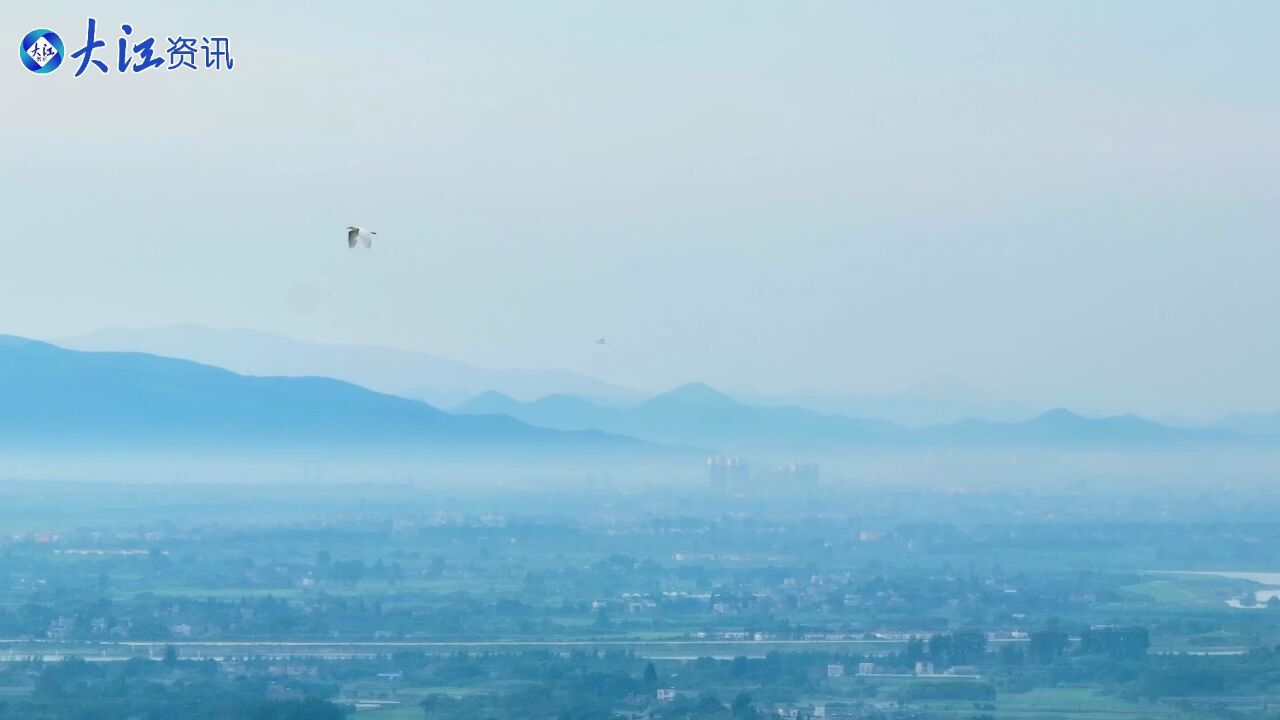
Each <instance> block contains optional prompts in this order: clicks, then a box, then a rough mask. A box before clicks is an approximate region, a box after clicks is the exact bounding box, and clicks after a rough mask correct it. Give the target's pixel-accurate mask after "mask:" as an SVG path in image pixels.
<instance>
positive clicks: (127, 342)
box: [53, 325, 643, 406]
mask: <svg viewBox="0 0 1280 720" xmlns="http://www.w3.org/2000/svg"><path fill="white" fill-rule="evenodd" d="M53 342H54V343H56V344H57V345H59V346H61V347H66V348H71V349H75V350H104V351H116V352H143V353H150V354H152V355H161V356H164V357H172V358H181V359H184V360H192V361H195V362H198V363H204V364H207V365H214V366H216V367H220V368H224V369H227V370H231V371H232V372H236V373H240V374H243V375H260V376H285V377H309V376H315V377H330V378H335V379H338V380H345V381H347V382H350V383H354V384H356V385H360V386H362V387H366V388H369V389H371V390H377V391H378V392H384V393H390V394H393V395H400V396H403V397H407V398H410V399H414V400H423V401H425V402H428V403H431V404H434V405H440V406H445V405H453V404H457V403H459V402H462V401H464V400H466V399H467V398H470V397H472V396H473V395H476V394H477V393H481V392H485V391H489V390H496V391H498V392H501V393H504V394H506V395H510V396H512V397H516V398H522V399H528V400H532V399H535V398H540V397H544V396H546V395H551V394H555V393H571V394H573V395H576V396H579V397H584V398H589V399H591V400H592V401H594V402H600V403H604V404H610V403H625V402H635V401H638V400H639V399H641V398H642V397H643V395H642V394H641V393H638V392H636V391H635V390H631V389H628V388H624V387H619V386H617V385H611V384H609V383H606V382H603V381H601V380H597V379H595V378H591V377H587V376H585V375H581V374H578V373H574V372H570V371H566V370H527V369H493V368H482V367H477V366H475V365H469V364H467V363H464V362H459V361H457V360H451V359H449V358H442V357H438V356H435V355H428V354H426V353H418V352H411V351H407V350H396V349H392V348H385V347H377V346H368V345H352V346H346V345H325V344H320V343H309V342H303V341H301V340H294V339H292V338H286V337H281V336H279V335H272V334H269V333H264V332H258V331H256V330H226V329H215V328H208V327H204V326H200V325H172V326H168V327H160V328H151V329H144V330H135V329H127V328H108V329H105V330H100V331H97V332H94V333H90V334H87V335H79V336H75V337H69V338H62V339H58V340H54V341H53Z"/></svg>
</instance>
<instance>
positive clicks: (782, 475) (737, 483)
mask: <svg viewBox="0 0 1280 720" xmlns="http://www.w3.org/2000/svg"><path fill="white" fill-rule="evenodd" d="M818 480H819V473H818V465H817V463H809V462H793V463H787V464H784V465H776V466H775V465H768V466H762V467H758V468H756V469H754V470H753V469H752V467H751V463H750V462H749V461H747V460H746V459H745V458H741V457H737V456H724V455H712V456H711V457H709V458H707V481H708V483H709V484H710V487H711V490H712V491H713V492H715V493H717V494H720V495H735V494H740V493H748V492H752V491H756V490H770V489H778V488H784V489H786V490H788V491H796V490H809V489H815V488H817V487H818Z"/></svg>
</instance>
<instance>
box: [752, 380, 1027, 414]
mask: <svg viewBox="0 0 1280 720" xmlns="http://www.w3.org/2000/svg"><path fill="white" fill-rule="evenodd" d="M743 397H744V399H746V400H748V401H750V402H752V403H753V404H756V405H794V406H797V407H803V408H805V409H808V410H813V411H815V412H819V413H827V414H833V415H845V416H848V417H873V418H880V419H881V420H887V421H889V422H892V423H895V424H898V425H905V426H908V427H928V426H930V425H947V424H950V423H955V422H960V421H961V420H970V419H979V420H989V421H992V422H1014V421H1019V420H1025V419H1027V418H1030V417H1033V416H1035V415H1036V414H1038V413H1040V412H1043V411H1044V407H1043V406H1040V407H1037V406H1035V405H1033V404H1031V403H1026V402H1019V401H1015V400H1012V399H1009V398H1006V397H1001V396H999V395H997V394H995V393H992V392H989V391H986V390H983V389H981V388H978V387H975V386H974V385H971V384H969V383H966V382H964V381H963V380H959V379H957V378H954V377H950V376H940V377H935V378H930V379H928V380H925V381H923V382H920V383H917V384H915V385H912V386H910V387H907V388H904V389H902V390H898V391H896V392H890V393H882V394H871V393H861V394H858V393H821V394H812V393H808V394H807V393H793V394H789V395H744V396H743Z"/></svg>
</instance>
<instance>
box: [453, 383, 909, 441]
mask: <svg viewBox="0 0 1280 720" xmlns="http://www.w3.org/2000/svg"><path fill="white" fill-rule="evenodd" d="M455 411H456V412H459V413H502V414H505V415H509V416H511V417H514V418H517V419H520V420H522V421H524V422H527V423H529V424H531V425H537V426H539V427H549V428H556V429H561V430H581V429H585V428H596V429H603V430H606V432H615V433H619V434H623V435H631V436H633V437H639V438H643V439H646V440H650V441H652V442H658V443H674V444H681V445H696V446H699V447H711V448H718V449H720V450H723V451H725V452H738V453H745V452H748V451H750V450H764V449H768V450H778V451H797V452H798V451H817V450H820V449H823V448H829V447H832V446H839V445H849V444H859V443H869V442H893V441H895V440H896V439H897V438H898V436H899V435H901V434H902V433H903V432H905V431H904V430H903V429H902V428H898V427H896V426H894V425H892V424H890V423H885V422H881V421H878V420H855V419H852V418H846V417H840V416H834V415H821V414H818V413H813V412H809V411H807V410H801V409H799V408H792V407H777V408H770V407H756V406H751V405H746V404H744V403H741V402H738V401H737V400H734V399H733V398H731V397H729V396H728V395H725V394H724V393H721V392H719V391H718V390H715V389H714V388H711V387H710V386H707V385H705V384H702V383H690V384H688V385H682V386H680V387H678V388H675V389H674V390H671V391H670V392H666V393H663V394H661V395H658V396H656V397H653V398H651V399H649V400H647V401H645V402H643V403H641V404H639V405H637V406H635V407H632V408H609V407H601V406H598V405H594V404H592V403H589V402H586V401H584V400H582V399H580V398H572V397H565V396H552V397H547V398H543V399H541V400H537V401H534V402H521V401H518V400H515V399H513V398H510V397H506V396H504V395H501V394H499V393H485V394H483V395H480V396H477V397H475V398H473V399H471V400H470V401H468V402H466V403H463V404H462V405H460V406H458V407H456V408H455Z"/></svg>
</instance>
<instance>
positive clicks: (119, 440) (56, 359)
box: [0, 336, 665, 455]
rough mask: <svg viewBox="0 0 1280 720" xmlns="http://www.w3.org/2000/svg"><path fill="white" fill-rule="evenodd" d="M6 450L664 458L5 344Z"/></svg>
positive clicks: (380, 403) (271, 381) (133, 358)
mask: <svg viewBox="0 0 1280 720" xmlns="http://www.w3.org/2000/svg"><path fill="white" fill-rule="evenodd" d="M0 447H9V448H21V449H24V450H28V451H33V450H50V449H52V450H59V449H61V450H70V449H76V450H84V449H93V450H106V449H109V450H111V451H113V452H119V453H129V452H147V451H156V450H165V451H171V450H183V449H207V450H216V451H247V452H275V451H280V450H306V451H308V452H320V453H363V452H370V453H398V454H409V455H412V454H427V453H436V454H439V453H455V452H459V451H478V452H485V453H494V452H504V453H507V452H536V453H543V452H555V453H565V454H574V455H577V454H595V453H602V452H603V453H613V452H618V453H638V454H646V453H650V454H651V453H662V452H665V450H663V449H659V448H655V447H653V446H651V445H647V444H645V443H642V442H639V441H636V440H632V439H629V438H622V437H617V436H614V435H609V434H607V433H603V432H599V431H595V430H587V431H583V432H563V431H557V430H549V429H543V428H536V427H531V426H529V425H527V424H525V423H522V422H520V421H518V420H515V419H512V418H510V417H504V416H485V417H476V416H464V415H454V414H450V413H446V412H442V411H440V410H438V409H436V408H434V407H431V406H430V405H427V404H426V403H422V402H418V401H414V400H409V399H406V398H402V397H396V396H392V395H386V394H382V393H378V392H374V391H372V390H368V389H366V388H362V387H359V386H357V385H353V384H350V383H347V382H343V381H339V380H333V379H330V378H322V377H251V376H246V375H239V374H236V373H233V372H230V371H228V370H224V369H221V368H216V367H211V366H208V365H202V364H199V363H194V362H191V361H187V360H180V359H174V358H166V357H159V356H155V355H149V354H144V353H119V352H83V351H75V350H68V349H64V348H60V347H57V346H54V345H50V344H47V343H43V342H38V341H33V340H27V339H24V338H18V337H12V336H0Z"/></svg>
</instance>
